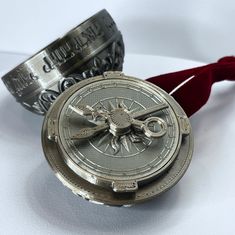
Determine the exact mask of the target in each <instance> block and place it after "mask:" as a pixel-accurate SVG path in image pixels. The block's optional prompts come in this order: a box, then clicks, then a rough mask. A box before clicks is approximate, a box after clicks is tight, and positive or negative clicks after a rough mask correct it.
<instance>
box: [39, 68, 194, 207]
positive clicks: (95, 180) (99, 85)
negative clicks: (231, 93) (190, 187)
mask: <svg viewBox="0 0 235 235" xmlns="http://www.w3.org/2000/svg"><path fill="white" fill-rule="evenodd" d="M42 146H43V150H44V153H45V156H46V158H47V160H48V162H49V164H50V165H51V167H52V169H53V170H54V172H55V174H56V176H57V177H58V178H59V179H60V180H61V181H62V183H63V184H64V185H65V186H67V187H69V188H70V189H71V190H72V191H73V192H74V193H75V194H77V195H80V196H82V197H83V198H85V199H87V200H90V201H92V202H96V203H101V204H107V205H119V206H120V205H132V204H135V203H139V202H143V201H146V200H148V199H150V198H153V197H155V196H157V195H159V194H161V193H163V192H164V191H166V190H168V189H169V188H171V187H172V186H174V185H175V184H176V183H177V182H178V181H179V180H180V178H181V177H182V176H183V174H184V173H185V171H186V169H187V168H188V166H189V163H190V160H191V157H192V151H193V139H192V133H191V127H190V123H189V120H188V118H187V116H186V114H185V113H184V111H183V110H182V108H181V107H180V106H179V105H178V103H177V102H176V101H175V100H174V99H173V98H172V97H171V96H170V95H168V94H167V93H166V92H164V91H163V90H161V89H160V88H158V87H157V86H155V85H153V84H151V83H148V82H146V81H143V80H139V79H137V78H133V77H128V76H125V75H123V74H122V73H121V72H106V73H104V74H103V76H97V77H94V78H89V79H87V80H84V81H81V82H80V83H79V84H75V85H74V86H72V87H71V88H69V89H68V90H66V91H65V92H64V93H63V94H62V95H61V96H60V97H58V99H57V100H56V101H55V103H54V104H53V106H52V107H51V109H50V110H49V112H48V113H47V115H46V117H45V119H44V124H43V130H42Z"/></svg>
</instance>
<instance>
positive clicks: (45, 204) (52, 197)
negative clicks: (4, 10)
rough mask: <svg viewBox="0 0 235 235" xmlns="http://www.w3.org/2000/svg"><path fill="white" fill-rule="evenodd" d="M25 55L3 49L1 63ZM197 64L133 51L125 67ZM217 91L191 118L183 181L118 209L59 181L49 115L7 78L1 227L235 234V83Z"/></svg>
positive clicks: (5, 234) (144, 72) (1, 98)
mask: <svg viewBox="0 0 235 235" xmlns="http://www.w3.org/2000/svg"><path fill="white" fill-rule="evenodd" d="M22 59H23V56H21V57H20V56H13V55H12V56H9V55H8V56H7V55H4V54H2V55H1V56H0V62H1V64H0V67H1V68H2V69H4V70H7V69H9V67H12V65H13V64H15V63H16V62H19V61H20V60H22ZM197 65H199V63H197V62H193V61H187V60H180V59H174V58H166V57H159V56H142V55H127V56H126V59H125V68H124V71H125V73H126V74H129V75H135V76H139V77H142V78H146V77H148V76H152V75H156V74H158V73H165V72H169V71H174V70H177V69H184V68H189V67H192V66H197ZM212 93H213V94H212V96H211V98H210V100H209V102H208V104H207V105H206V106H205V107H204V108H203V109H201V110H200V111H199V112H198V113H197V114H195V115H194V116H193V117H192V118H191V121H192V126H193V131H194V135H195V152H194V156H193V160H192V163H191V165H190V167H189V169H188V171H187V172H186V174H185V176H184V177H183V178H182V180H181V181H180V182H179V183H178V184H177V185H176V186H175V187H174V188H173V189H172V190H170V191H168V192H167V193H165V194H163V195H162V196H160V197H159V198H156V199H155V200H152V201H149V202H147V203H145V204H141V205H137V206H134V207H132V208H113V207H104V206H100V205H95V204H92V203H89V202H87V201H85V200H83V199H81V198H79V197H76V196H74V195H73V194H72V193H71V192H70V190H69V189H67V188H65V187H64V186H63V185H62V184H61V183H60V182H59V180H58V179H57V178H56V177H55V176H54V174H53V173H52V170H51V169H50V168H49V166H48V164H47V162H46V160H45V158H44V156H43V152H42V148H41V143H40V131H41V125H42V120H43V118H42V117H40V116H37V115H34V114H32V113H30V112H28V111H27V110H25V109H24V108H22V107H21V106H20V105H19V104H17V103H16V102H15V101H14V99H13V98H12V97H11V95H10V94H9V93H8V91H7V90H6V88H5V87H4V85H3V84H2V83H0V149H1V163H0V179H1V180H0V234H1V235H9V234H10V235H11V234H14V235H15V234H17V235H18V234H20V235H21V234H23V235H27V234H29V235H32V234H33V235H41V234H53V235H54V234H56V235H60V234H61V235H62V234H63V235H65V234H71V235H72V234H88V235H90V234H92V235H93V234H105V233H108V234H135V235H138V234H148V235H149V234H167V235H169V234H179V235H183V234H187V235H188V234H190V235H192V234H207V235H208V234H209V235H210V234H234V229H235V223H234V217H235V180H234V179H235V174H234V172H235V171H234V169H235V157H234V153H235V144H234V132H235V125H234V117H235V84H232V83H228V82H223V83H219V84H217V85H216V86H214V88H213V92H212ZM198 95H200V91H198Z"/></svg>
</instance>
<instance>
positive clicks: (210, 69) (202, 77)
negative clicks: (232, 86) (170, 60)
mask: <svg viewBox="0 0 235 235" xmlns="http://www.w3.org/2000/svg"><path fill="white" fill-rule="evenodd" d="M223 80H230V81H235V57H234V56H228V57H223V58H221V59H220V60H218V62H216V63H212V64H208V65H205V66H201V67H196V68H192V69H187V70H183V71H179V72H174V73H168V74H163V75H159V76H156V77H151V78H148V79H147V81H148V82H151V83H153V84H155V85H157V86H159V87H161V88H162V89H163V90H165V91H166V92H168V93H170V94H171V95H172V96H173V97H174V98H175V99H176V101H177V102H178V103H179V104H180V105H181V107H182V108H183V109H184V111H185V112H186V114H187V115H188V116H189V117H190V116H191V115H192V114H194V113H195V112H197V111H198V110H199V109H200V108H201V107H202V106H203V105H204V104H205V103H206V102H207V100H208V98H209V96H210V92H211V86H212V85H213V83H215V82H219V81H223Z"/></svg>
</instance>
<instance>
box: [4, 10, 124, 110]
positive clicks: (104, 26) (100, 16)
mask: <svg viewBox="0 0 235 235" xmlns="http://www.w3.org/2000/svg"><path fill="white" fill-rule="evenodd" d="M123 59H124V44H123V39H122V35H121V33H120V31H119V30H118V28H117V26H116V24H115V22H114V21H113V19H112V17H111V16H110V14H109V13H108V12H107V11H106V10H102V11H100V12H98V13H97V14H95V15H93V16H92V17H90V18H89V19H88V20H86V21H84V22H83V23H81V24H80V25H78V26H77V27H76V28H74V29H72V30H71V31H69V32H68V33H67V34H65V35H64V36H63V37H62V38H59V39H57V40H55V41H54V42H52V43H51V44H50V45H48V46H47V47H45V48H44V49H42V50H41V51H39V52H38V53H37V54H35V55H34V56H32V57H31V58H29V59H28V60H26V61H24V62H23V63H21V64H20V65H18V66H17V67H16V68H14V69H13V70H11V71H10V72H9V73H7V74H6V75H4V76H3V77H2V80H3V82H4V84H5V85H6V86H7V88H8V90H9V91H10V93H11V94H12V95H13V96H14V97H15V98H16V100H17V101H18V102H20V103H21V104H22V105H23V106H24V107H25V108H26V109H28V110H30V111H32V112H34V113H37V114H45V112H47V110H48V109H49V107H50V105H51V104H52V103H53V102H54V100H55V99H56V98H57V96H59V94H61V93H62V92H63V91H64V90H65V89H66V88H68V87H70V86H71V85H73V84H75V83H77V82H78V81H81V80H83V79H85V78H88V77H92V76H96V75H99V74H102V73H103V72H104V71H108V70H119V71H121V70H122V64H123Z"/></svg>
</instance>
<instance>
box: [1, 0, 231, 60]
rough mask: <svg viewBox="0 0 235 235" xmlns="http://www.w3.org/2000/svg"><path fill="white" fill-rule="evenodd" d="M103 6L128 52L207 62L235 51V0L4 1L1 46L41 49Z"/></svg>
mask: <svg viewBox="0 0 235 235" xmlns="http://www.w3.org/2000/svg"><path fill="white" fill-rule="evenodd" d="M102 8H106V9H107V10H108V11H109V12H110V13H111V15H112V16H113V18H114V19H115V21H116V23H117V25H118V26H119V28H120V30H121V31H122V33H123V35H124V39H125V44H126V51H127V53H143V54H157V55H167V56H174V57H181V58H188V59H194V60H198V61H205V62H209V61H214V60H216V59H218V58H219V57H221V56H224V55H231V54H233V53H235V29H234V22H235V2H234V0H223V1H221V0H195V1H192V0H191V1H190V0H177V1H172V0H141V1H140V0H138V1H137V0H116V1H115V0H112V1H111V0H85V1H81V0H66V1H61V0H50V1H48V0H40V1H39V0H38V1H35V0H34V1H33V0H17V1H16V0H0V30H1V37H0V51H1V50H3V51H14V52H22V53H27V54H31V53H33V52H36V51H37V50H39V49H41V48H42V47H44V46H45V45H46V44H48V43H49V42H51V41H53V40H54V39H55V38H57V37H58V36H61V35H62V34H64V33H65V32H66V31H68V30H69V29H71V28H72V27H74V26H75V25H77V24H78V23H80V22H81V21H82V20H84V19H86V18H87V17H89V16H91V15H92V14H94V13H96V12H97V11H98V10H100V9H102Z"/></svg>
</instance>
